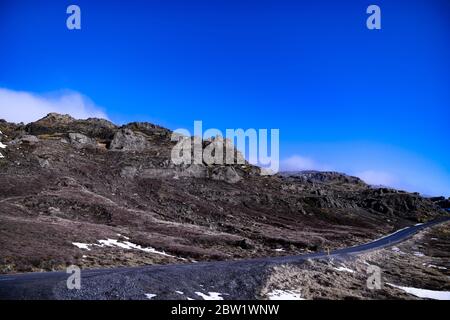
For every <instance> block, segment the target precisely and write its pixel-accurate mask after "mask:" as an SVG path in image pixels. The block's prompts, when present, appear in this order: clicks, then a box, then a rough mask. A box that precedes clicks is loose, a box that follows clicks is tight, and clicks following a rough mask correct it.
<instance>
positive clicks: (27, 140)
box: [11, 134, 40, 145]
mask: <svg viewBox="0 0 450 320" xmlns="http://www.w3.org/2000/svg"><path fill="white" fill-rule="evenodd" d="M39 141H40V140H39V138H38V137H36V136H33V135H29V134H26V135H23V136H21V137H19V138H16V139H14V140H13V141H11V144H17V143H19V144H20V143H23V144H29V145H33V144H36V143H38V142H39Z"/></svg>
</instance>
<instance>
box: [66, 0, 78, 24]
mask: <svg viewBox="0 0 450 320" xmlns="http://www.w3.org/2000/svg"><path fill="white" fill-rule="evenodd" d="M66 13H67V14H70V16H68V17H67V20H66V26H67V29H69V30H80V29H81V9H80V7H79V6H77V5H75V4H72V5H70V6H68V7H67V10H66Z"/></svg>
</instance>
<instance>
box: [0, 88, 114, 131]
mask: <svg viewBox="0 0 450 320" xmlns="http://www.w3.org/2000/svg"><path fill="white" fill-rule="evenodd" d="M51 112H57V113H62V114H70V115H71V116H72V117H74V118H77V119H86V118H90V117H95V118H105V119H107V116H106V114H105V113H104V112H103V111H102V110H101V109H100V108H99V107H98V106H96V105H95V104H94V103H93V102H92V101H91V100H90V99H89V98H87V97H86V96H83V95H82V94H80V93H78V92H74V91H63V92H59V93H54V94H49V95H39V94H35V93H30V92H25V91H14V90H9V89H6V88H0V119H5V120H6V121H9V122H24V123H29V122H32V121H36V120H38V119H40V118H42V117H44V116H46V115H47V114H48V113H51Z"/></svg>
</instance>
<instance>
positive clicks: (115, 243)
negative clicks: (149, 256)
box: [72, 239, 186, 260]
mask: <svg viewBox="0 0 450 320" xmlns="http://www.w3.org/2000/svg"><path fill="white" fill-rule="evenodd" d="M98 242H99V243H100V244H97V243H92V244H90V243H81V242H72V244H73V245H74V246H77V247H78V248H80V249H85V250H91V247H92V246H96V247H101V248H104V247H118V248H122V249H126V250H139V251H143V252H147V253H153V254H159V255H162V256H166V257H171V258H178V259H181V260H186V259H184V258H180V257H176V256H173V255H170V254H167V253H165V252H164V251H158V250H156V249H155V248H151V247H147V248H144V247H142V246H140V245H138V244H135V243H132V242H130V241H119V240H116V239H105V240H98Z"/></svg>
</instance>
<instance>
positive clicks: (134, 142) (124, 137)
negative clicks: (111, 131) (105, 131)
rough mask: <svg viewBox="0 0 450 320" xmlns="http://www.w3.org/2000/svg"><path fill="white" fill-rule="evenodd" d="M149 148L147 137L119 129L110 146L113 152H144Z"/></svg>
mask: <svg viewBox="0 0 450 320" xmlns="http://www.w3.org/2000/svg"><path fill="white" fill-rule="evenodd" d="M147 148H149V143H148V141H147V139H146V136H145V135H144V134H142V133H140V132H134V131H133V130H131V129H127V128H124V129H119V130H118V131H117V132H116V133H115V135H114V137H113V139H112V141H111V144H110V145H109V149H110V150H113V151H144V150H145V149H147Z"/></svg>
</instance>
